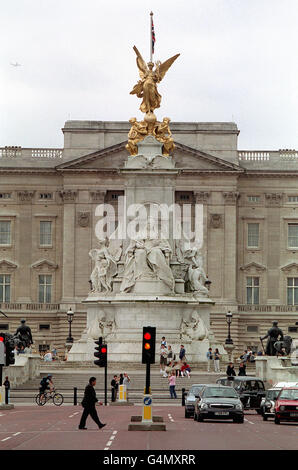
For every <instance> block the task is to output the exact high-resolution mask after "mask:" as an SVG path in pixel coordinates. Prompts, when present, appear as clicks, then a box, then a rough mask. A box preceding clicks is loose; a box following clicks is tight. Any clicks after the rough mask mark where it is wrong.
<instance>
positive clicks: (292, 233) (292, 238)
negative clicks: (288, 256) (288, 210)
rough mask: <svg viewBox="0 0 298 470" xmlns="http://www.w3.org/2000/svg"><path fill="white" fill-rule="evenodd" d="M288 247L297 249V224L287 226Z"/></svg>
mask: <svg viewBox="0 0 298 470" xmlns="http://www.w3.org/2000/svg"><path fill="white" fill-rule="evenodd" d="M288 247H289V248H298V224H288Z"/></svg>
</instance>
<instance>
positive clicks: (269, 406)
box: [260, 387, 282, 421]
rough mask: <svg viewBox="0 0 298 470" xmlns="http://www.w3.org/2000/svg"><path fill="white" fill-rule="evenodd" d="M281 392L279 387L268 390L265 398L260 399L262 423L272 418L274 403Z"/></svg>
mask: <svg viewBox="0 0 298 470" xmlns="http://www.w3.org/2000/svg"><path fill="white" fill-rule="evenodd" d="M281 390H282V388H280V387H276V388H269V390H266V396H265V397H264V398H262V401H261V406H260V408H261V414H262V416H263V420H264V421H267V419H268V418H274V416H275V413H274V407H275V401H276V399H277V397H278V394H279V392H280V391H281Z"/></svg>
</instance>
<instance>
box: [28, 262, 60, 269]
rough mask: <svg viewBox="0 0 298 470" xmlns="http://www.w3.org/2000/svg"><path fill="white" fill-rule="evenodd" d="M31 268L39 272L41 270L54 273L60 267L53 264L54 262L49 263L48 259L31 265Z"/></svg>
mask: <svg viewBox="0 0 298 470" xmlns="http://www.w3.org/2000/svg"><path fill="white" fill-rule="evenodd" d="M31 268H33V269H36V270H37V271H41V270H48V271H54V270H55V269H57V268H58V265H57V264H55V263H53V261H49V260H47V259H41V260H39V261H36V262H35V263H33V264H31Z"/></svg>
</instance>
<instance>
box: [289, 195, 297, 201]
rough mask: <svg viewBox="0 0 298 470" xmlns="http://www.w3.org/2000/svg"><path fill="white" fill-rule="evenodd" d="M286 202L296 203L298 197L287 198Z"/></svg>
mask: <svg viewBox="0 0 298 470" xmlns="http://www.w3.org/2000/svg"><path fill="white" fill-rule="evenodd" d="M288 202H298V196H288Z"/></svg>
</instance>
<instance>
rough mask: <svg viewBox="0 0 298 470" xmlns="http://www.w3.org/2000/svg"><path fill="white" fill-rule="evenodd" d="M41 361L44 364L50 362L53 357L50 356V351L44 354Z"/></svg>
mask: <svg viewBox="0 0 298 470" xmlns="http://www.w3.org/2000/svg"><path fill="white" fill-rule="evenodd" d="M43 360H44V361H45V362H52V360H53V356H52V353H51V351H49V350H47V352H46V354H45V355H44V357H43Z"/></svg>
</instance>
